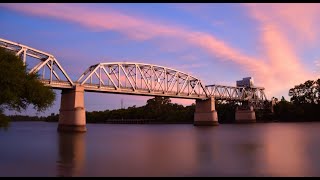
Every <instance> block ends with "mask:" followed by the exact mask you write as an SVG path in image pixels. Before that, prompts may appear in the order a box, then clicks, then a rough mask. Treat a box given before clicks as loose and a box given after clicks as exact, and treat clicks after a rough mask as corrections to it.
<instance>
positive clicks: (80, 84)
mask: <svg viewBox="0 0 320 180" xmlns="http://www.w3.org/2000/svg"><path fill="white" fill-rule="evenodd" d="M0 47H3V48H6V49H8V50H10V51H13V52H14V53H16V55H17V56H19V57H21V59H22V60H23V62H24V63H25V64H28V63H27V62H29V61H32V59H35V60H36V61H37V62H38V63H37V64H36V65H34V66H32V67H31V68H29V73H38V74H39V75H40V80H41V82H43V83H44V84H45V85H46V86H49V87H51V88H54V89H60V90H62V96H61V105H60V113H59V126H58V130H61V131H69V130H71V131H86V117H85V106H84V92H85V91H87V92H100V93H116V94H129V95H142V96H166V97H174V98H184V99H195V100H196V112H195V115H194V124H195V125H218V116H217V112H216V110H215V99H219V100H233V101H239V102H243V101H245V102H247V103H249V105H250V106H251V107H252V109H249V110H244V111H242V110H239V111H238V112H236V119H237V120H240V121H242V120H244V121H248V120H249V121H255V114H254V110H253V108H259V107H261V105H263V102H264V101H265V100H266V96H265V93H264V88H262V87H232V86H223V85H207V86H205V85H204V84H203V82H202V81H201V80H200V79H199V78H197V77H194V76H192V75H190V74H187V73H184V72H181V71H178V70H176V69H173V68H169V67H163V66H158V65H153V64H145V63H137V62H109V63H98V64H94V65H92V66H90V67H89V68H87V69H86V71H85V72H84V73H83V74H82V75H81V76H80V77H79V79H78V80H77V81H75V82H73V81H72V80H71V78H70V77H69V76H68V74H67V73H66V71H65V70H64V69H63V68H62V66H61V65H60V63H59V62H58V60H57V59H56V58H55V57H54V56H53V55H52V54H49V53H46V52H43V51H40V50H37V49H34V48H31V47H28V46H25V45H22V44H19V43H15V42H12V41H8V40H5V39H1V38H0Z"/></svg>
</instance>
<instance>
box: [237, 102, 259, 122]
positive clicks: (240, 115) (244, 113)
mask: <svg viewBox="0 0 320 180" xmlns="http://www.w3.org/2000/svg"><path fill="white" fill-rule="evenodd" d="M235 120H236V123H255V122H256V113H255V112H254V110H253V107H252V106H250V108H249V109H240V108H238V107H237V109H236V116H235Z"/></svg>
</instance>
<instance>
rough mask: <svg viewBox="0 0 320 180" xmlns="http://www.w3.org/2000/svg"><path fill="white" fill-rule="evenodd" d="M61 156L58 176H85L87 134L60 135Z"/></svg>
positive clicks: (58, 164) (58, 161)
mask: <svg viewBox="0 0 320 180" xmlns="http://www.w3.org/2000/svg"><path fill="white" fill-rule="evenodd" d="M58 136H59V137H58V148H59V156H58V160H57V176H58V177H72V176H83V169H84V163H85V134H83V133H58Z"/></svg>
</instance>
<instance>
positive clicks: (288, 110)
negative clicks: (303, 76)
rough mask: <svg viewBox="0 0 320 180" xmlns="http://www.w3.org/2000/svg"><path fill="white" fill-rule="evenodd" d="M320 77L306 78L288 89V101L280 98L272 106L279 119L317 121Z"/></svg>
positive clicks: (319, 108)
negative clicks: (316, 78)
mask: <svg viewBox="0 0 320 180" xmlns="http://www.w3.org/2000/svg"><path fill="white" fill-rule="evenodd" d="M319 95H320V79H318V80H316V81H312V80H308V81H306V82H305V83H303V84H300V85H296V86H295V87H294V88H291V89H290V90H289V96H291V98H290V102H289V101H287V100H285V99H284V97H282V98H281V100H280V101H279V102H277V103H276V105H275V106H274V114H275V118H276V119H278V120H279V121H319V120H320V119H319V112H320V97H319Z"/></svg>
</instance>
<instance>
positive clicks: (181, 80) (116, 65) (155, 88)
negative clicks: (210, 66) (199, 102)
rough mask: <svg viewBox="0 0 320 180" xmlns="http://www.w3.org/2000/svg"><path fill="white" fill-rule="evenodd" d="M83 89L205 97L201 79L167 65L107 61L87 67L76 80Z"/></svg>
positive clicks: (193, 97)
mask: <svg viewBox="0 0 320 180" xmlns="http://www.w3.org/2000/svg"><path fill="white" fill-rule="evenodd" d="M76 83H79V84H80V85H83V86H84V87H85V89H86V90H89V91H100V92H112V93H116V92H121V93H123V94H140V95H151V96H156V95H159V96H169V97H179V98H189V99H206V98H207V97H208V94H207V91H206V89H205V86H204V85H203V83H202V82H201V80H200V79H198V78H196V77H194V76H192V75H190V74H187V73H184V72H181V71H178V70H175V69H172V68H168V67H163V66H158V65H153V64H145V63H137V62H109V63H99V64H95V65H92V66H90V67H89V68H88V69H87V70H86V71H85V72H84V73H83V74H82V75H81V76H80V77H79V79H78V80H77V81H76Z"/></svg>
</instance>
